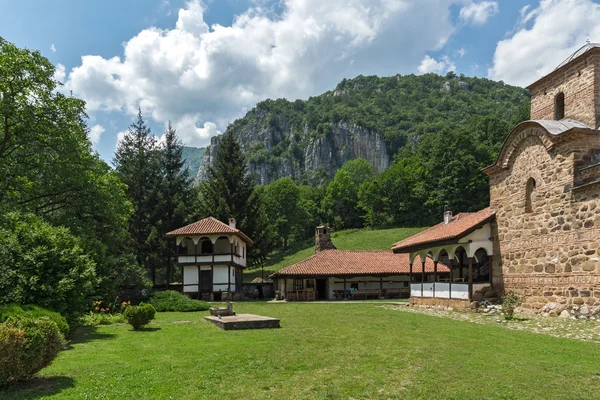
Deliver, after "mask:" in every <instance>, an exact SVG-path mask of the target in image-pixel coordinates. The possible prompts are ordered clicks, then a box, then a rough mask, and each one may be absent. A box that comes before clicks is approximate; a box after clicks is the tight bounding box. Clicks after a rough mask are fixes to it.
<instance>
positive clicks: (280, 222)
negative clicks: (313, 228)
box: [264, 178, 305, 248]
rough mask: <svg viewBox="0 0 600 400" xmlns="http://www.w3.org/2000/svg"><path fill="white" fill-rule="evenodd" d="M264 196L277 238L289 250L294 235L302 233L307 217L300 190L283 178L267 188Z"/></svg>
mask: <svg viewBox="0 0 600 400" xmlns="http://www.w3.org/2000/svg"><path fill="white" fill-rule="evenodd" d="M264 196H265V205H266V209H267V216H268V218H269V220H270V221H271V225H272V226H273V228H274V230H275V236H276V237H277V238H280V239H281V242H282V244H283V248H287V247H288V245H289V242H290V238H291V237H292V235H293V234H294V233H297V232H299V231H301V225H302V222H303V221H302V218H303V217H304V216H305V215H304V213H302V208H301V204H300V189H299V188H298V187H297V186H296V184H295V183H294V181H292V179H291V178H281V179H278V180H276V181H275V182H273V183H271V184H270V185H268V186H266V187H265V191H264Z"/></svg>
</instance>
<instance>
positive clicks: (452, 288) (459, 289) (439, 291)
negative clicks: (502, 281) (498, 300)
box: [410, 282, 490, 300]
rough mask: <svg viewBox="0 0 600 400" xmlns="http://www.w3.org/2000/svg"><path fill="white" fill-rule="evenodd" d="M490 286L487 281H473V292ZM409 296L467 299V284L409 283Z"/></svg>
mask: <svg viewBox="0 0 600 400" xmlns="http://www.w3.org/2000/svg"><path fill="white" fill-rule="evenodd" d="M486 286H488V287H489V286H490V284H489V283H473V293H475V292H476V291H478V290H481V289H483V288H485V287H486ZM410 296H411V297H434V298H438V299H459V300H469V284H468V283H457V282H453V283H452V284H450V283H449V282H424V283H421V282H419V283H415V282H413V283H411V284H410Z"/></svg>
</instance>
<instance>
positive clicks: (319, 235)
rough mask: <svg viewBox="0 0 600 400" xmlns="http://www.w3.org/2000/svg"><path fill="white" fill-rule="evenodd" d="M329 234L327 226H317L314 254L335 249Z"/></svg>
mask: <svg viewBox="0 0 600 400" xmlns="http://www.w3.org/2000/svg"><path fill="white" fill-rule="evenodd" d="M330 234H331V232H330V229H329V227H327V226H317V227H316V228H315V254H316V253H318V252H320V251H323V250H333V249H335V246H334V245H333V243H332V242H331V235H330Z"/></svg>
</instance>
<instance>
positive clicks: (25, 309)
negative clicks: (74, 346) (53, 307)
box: [0, 304, 69, 337]
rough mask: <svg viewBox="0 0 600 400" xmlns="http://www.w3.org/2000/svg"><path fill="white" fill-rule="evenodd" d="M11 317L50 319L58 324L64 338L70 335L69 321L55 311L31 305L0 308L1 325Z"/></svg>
mask: <svg viewBox="0 0 600 400" xmlns="http://www.w3.org/2000/svg"><path fill="white" fill-rule="evenodd" d="M11 317H12V318H16V319H18V318H33V319H38V318H40V317H48V318H49V319H50V320H51V321H53V322H54V323H55V324H56V326H58V329H59V330H60V333H62V334H63V336H65V337H66V336H67V335H68V334H69V324H68V323H67V319H66V318H65V317H63V316H62V315H60V314H59V313H57V312H55V311H50V310H47V309H45V308H42V307H38V306H34V305H31V304H27V305H20V304H7V305H4V306H0V323H2V322H5V321H7V320H8V319H9V318H11Z"/></svg>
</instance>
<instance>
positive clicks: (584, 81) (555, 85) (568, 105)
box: [529, 49, 600, 128]
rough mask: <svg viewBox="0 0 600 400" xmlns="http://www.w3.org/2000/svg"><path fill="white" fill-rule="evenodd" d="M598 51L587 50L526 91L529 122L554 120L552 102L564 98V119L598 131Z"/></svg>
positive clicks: (599, 112)
mask: <svg viewBox="0 0 600 400" xmlns="http://www.w3.org/2000/svg"><path fill="white" fill-rule="evenodd" d="M599 74H600V51H597V49H593V50H590V51H589V52H587V53H585V54H584V55H582V56H580V57H578V58H576V59H575V60H573V61H572V62H571V63H570V64H568V65H565V66H564V67H562V68H559V69H558V70H556V71H553V72H552V73H550V74H548V75H547V76H545V77H544V78H542V79H540V80H539V81H537V82H536V83H534V84H532V85H531V86H530V87H529V91H530V92H531V119H533V120H536V119H549V120H553V119H554V101H555V98H556V95H557V94H558V93H560V92H562V93H564V95H565V116H564V118H565V119H574V120H577V121H581V122H583V123H585V124H587V125H588V126H589V127H591V128H596V127H598V123H599V122H600V120H599V115H600V79H599Z"/></svg>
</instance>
